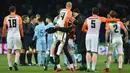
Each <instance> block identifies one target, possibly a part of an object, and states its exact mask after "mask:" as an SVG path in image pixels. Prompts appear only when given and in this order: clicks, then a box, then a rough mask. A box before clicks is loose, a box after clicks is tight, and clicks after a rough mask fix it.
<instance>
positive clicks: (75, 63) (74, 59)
mask: <svg viewBox="0 0 130 73" xmlns="http://www.w3.org/2000/svg"><path fill="white" fill-rule="evenodd" d="M72 59H73V62H74V66H77V61H76V55H75V54H74V55H73V57H72Z"/></svg>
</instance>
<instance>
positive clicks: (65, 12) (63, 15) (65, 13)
mask: <svg viewBox="0 0 130 73" xmlns="http://www.w3.org/2000/svg"><path fill="white" fill-rule="evenodd" d="M71 16H72V12H71V11H70V10H69V9H62V10H61V11H60V15H59V19H58V21H57V24H58V26H59V27H68V22H69V19H70V17H71Z"/></svg>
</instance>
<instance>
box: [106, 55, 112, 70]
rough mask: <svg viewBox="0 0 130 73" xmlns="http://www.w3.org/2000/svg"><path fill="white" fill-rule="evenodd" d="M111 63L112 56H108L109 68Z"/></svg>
mask: <svg viewBox="0 0 130 73" xmlns="http://www.w3.org/2000/svg"><path fill="white" fill-rule="evenodd" d="M110 64H111V56H108V58H107V63H106V68H109V67H110Z"/></svg>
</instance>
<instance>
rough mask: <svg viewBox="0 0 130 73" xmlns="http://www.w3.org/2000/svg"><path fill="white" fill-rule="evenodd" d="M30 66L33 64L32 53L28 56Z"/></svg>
mask: <svg viewBox="0 0 130 73" xmlns="http://www.w3.org/2000/svg"><path fill="white" fill-rule="evenodd" d="M27 60H28V64H32V53H28V54H27Z"/></svg>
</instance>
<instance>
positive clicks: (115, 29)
mask: <svg viewBox="0 0 130 73" xmlns="http://www.w3.org/2000/svg"><path fill="white" fill-rule="evenodd" d="M113 27H114V32H115V33H118V30H117V28H118V26H117V25H113Z"/></svg>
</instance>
